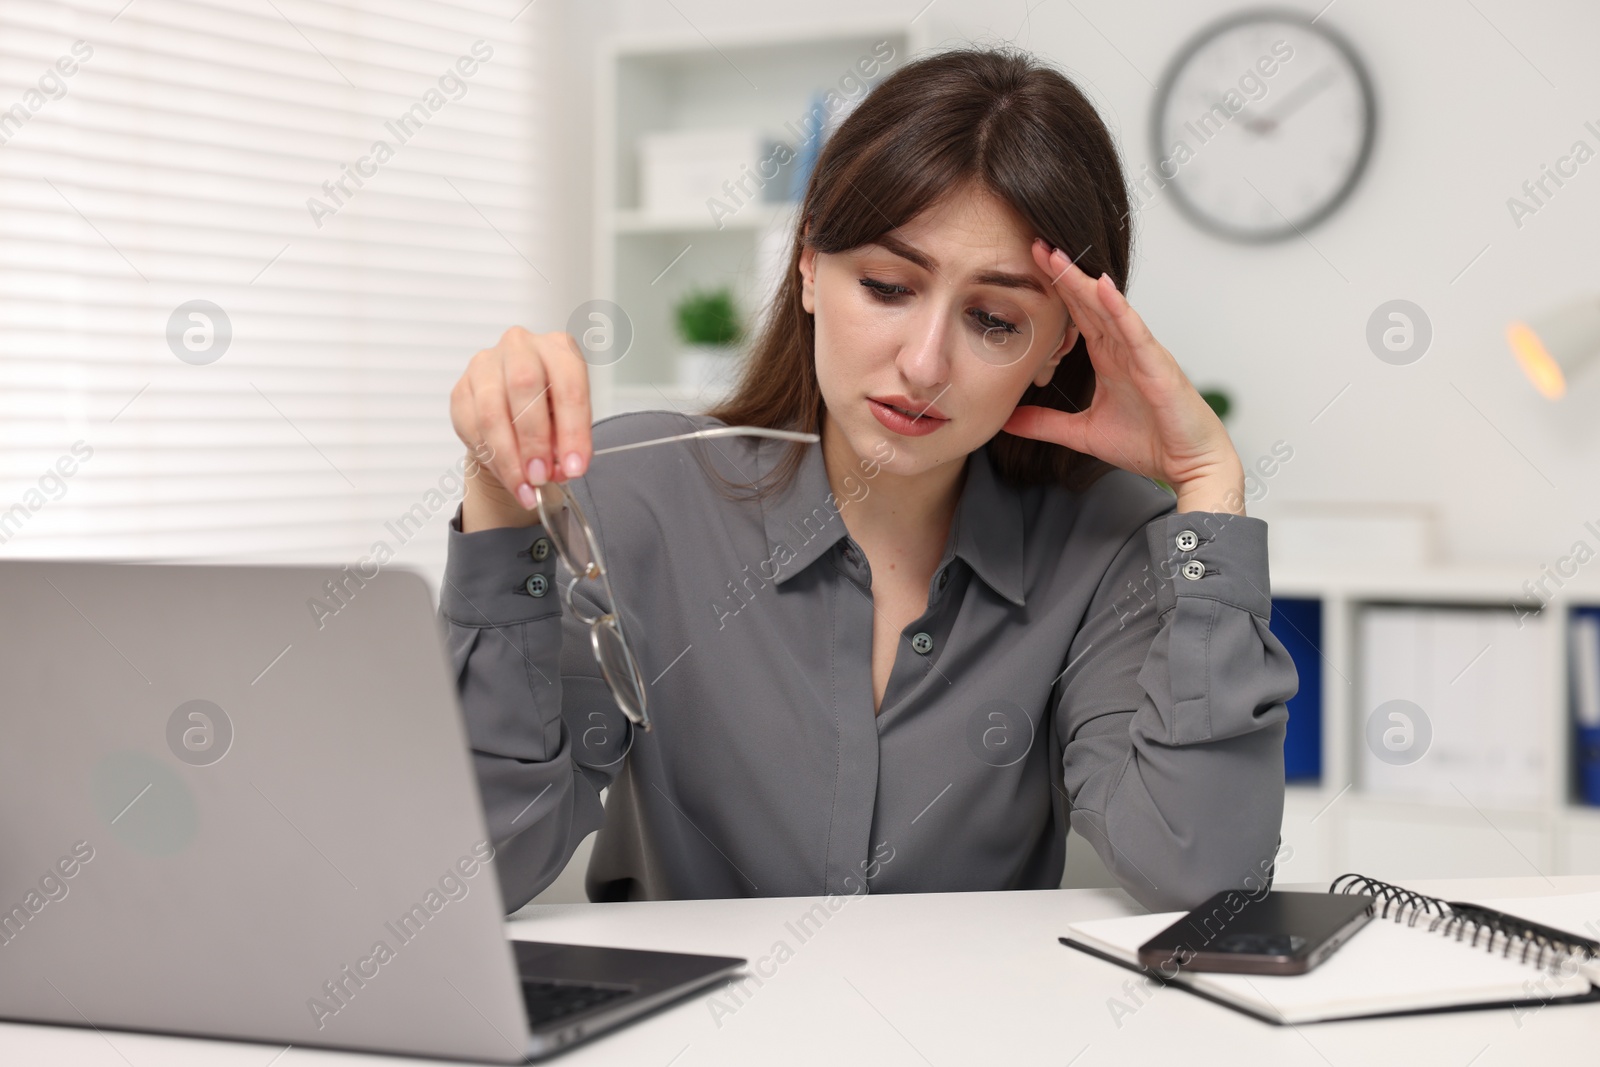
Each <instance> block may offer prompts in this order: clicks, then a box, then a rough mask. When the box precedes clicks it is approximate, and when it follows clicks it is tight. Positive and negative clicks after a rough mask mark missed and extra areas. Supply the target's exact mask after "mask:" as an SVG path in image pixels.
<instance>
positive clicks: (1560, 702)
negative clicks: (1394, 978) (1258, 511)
mask: <svg viewBox="0 0 1600 1067" xmlns="http://www.w3.org/2000/svg"><path fill="white" fill-rule="evenodd" d="M1538 577H1539V575H1538V574H1537V572H1535V571H1534V570H1533V569H1532V568H1527V569H1514V568H1493V567H1487V568H1466V567H1437V568H1427V569H1413V570H1398V569H1395V570H1389V569H1384V568H1371V567H1368V568H1363V567H1350V568H1348V569H1345V570H1340V571H1329V572H1309V571H1290V570H1282V571H1279V570H1275V571H1274V573H1273V576H1272V578H1273V581H1272V593H1273V596H1274V597H1296V598H1310V599H1316V600H1319V601H1321V604H1322V622H1323V630H1322V636H1323V641H1322V652H1323V656H1324V663H1323V686H1322V778H1321V781H1320V783H1319V784H1317V785H1315V786H1311V785H1304V786H1291V787H1290V789H1289V796H1288V799H1287V802H1286V804H1285V811H1284V830H1283V836H1284V841H1285V843H1287V844H1289V845H1290V846H1291V847H1292V848H1293V856H1292V857H1291V858H1290V859H1289V860H1288V861H1287V862H1286V863H1285V864H1284V867H1283V869H1282V871H1281V874H1280V877H1281V879H1282V880H1284V881H1293V882H1319V881H1324V880H1326V879H1328V878H1331V877H1333V876H1335V875H1338V874H1341V873H1344V872H1345V871H1360V872H1361V873H1363V874H1371V875H1374V876H1376V877H1379V878H1385V879H1398V880H1405V879H1415V878H1432V877H1452V876H1466V875H1505V876H1512V875H1522V876H1528V875H1534V876H1537V875H1554V874H1594V873H1600V808H1596V807H1592V806H1586V805H1583V804H1580V803H1578V802H1577V800H1576V798H1575V796H1574V793H1573V785H1572V775H1571V767H1572V726H1571V715H1570V708H1569V699H1570V698H1569V691H1570V685H1569V682H1568V679H1569V677H1570V664H1569V643H1568V626H1569V625H1570V613H1571V610H1572V609H1573V608H1574V607H1577V606H1590V605H1600V575H1596V574H1585V573H1580V574H1579V575H1578V576H1577V577H1576V578H1574V579H1572V580H1570V581H1568V582H1567V583H1566V584H1565V585H1564V586H1562V587H1561V588H1559V589H1552V592H1553V594H1554V595H1553V596H1552V597H1551V599H1550V600H1549V602H1548V603H1547V605H1546V606H1545V608H1544V613H1545V614H1546V615H1547V616H1548V617H1549V622H1550V623H1552V624H1553V625H1549V626H1547V627H1546V628H1545V630H1544V631H1543V633H1542V634H1540V635H1539V637H1538V640H1540V641H1541V642H1542V643H1543V645H1544V647H1543V649H1542V651H1541V655H1540V660H1541V663H1542V664H1543V668H1542V669H1543V670H1544V671H1546V672H1547V674H1548V676H1547V678H1546V679H1544V681H1546V682H1548V683H1549V684H1548V687H1547V690H1546V691H1547V692H1549V693H1553V694H1555V699H1554V702H1553V703H1552V704H1549V705H1547V706H1539V707H1520V708H1506V709H1505V713H1506V714H1508V715H1518V716H1523V717H1525V719H1526V724H1527V728H1528V729H1530V730H1537V731H1539V732H1540V733H1541V734H1543V735H1544V739H1545V742H1546V745H1547V749H1548V752H1549V753H1550V755H1551V760H1550V774H1549V780H1548V782H1547V783H1546V788H1545V789H1544V791H1543V795H1542V799H1541V800H1540V801H1539V803H1537V804H1533V805H1530V806H1526V807H1514V808H1512V807H1486V806H1484V805H1481V804H1474V803H1473V802H1472V801H1471V799H1470V797H1461V798H1459V799H1457V800H1454V801H1452V800H1448V799H1436V800H1431V801H1413V800H1405V799H1400V798H1394V797H1389V796H1383V795H1375V794H1372V793H1369V792H1368V791H1366V790H1365V789H1364V788H1363V783H1362V782H1361V781H1360V769H1359V762H1360V761H1359V760H1358V758H1357V754H1358V753H1359V752H1360V747H1359V746H1362V745H1364V744H1365V739H1364V735H1363V726H1364V723H1365V719H1366V716H1367V715H1368V714H1369V713H1370V712H1371V710H1372V709H1371V708H1367V707H1363V706H1361V705H1360V688H1359V684H1360V683H1359V679H1360V677H1361V671H1362V669H1363V665H1362V663H1361V662H1360V656H1359V650H1358V648H1357V638H1356V634H1357V629H1356V627H1357V618H1358V615H1359V612H1360V611H1361V609H1362V607H1363V605H1367V604H1386V605H1393V604H1401V605H1412V604H1414V605H1422V606H1448V605H1465V606H1485V607H1498V608H1503V609H1506V610H1508V611H1509V610H1510V609H1511V607H1512V605H1513V604H1520V605H1524V606H1525V607H1537V606H1538V602H1537V601H1536V600H1531V599H1530V598H1529V595H1528V593H1527V592H1526V591H1525V590H1524V589H1523V583H1524V582H1526V581H1528V580H1530V579H1537V578H1538ZM1426 758H1427V757H1426V756H1423V759H1426Z"/></svg>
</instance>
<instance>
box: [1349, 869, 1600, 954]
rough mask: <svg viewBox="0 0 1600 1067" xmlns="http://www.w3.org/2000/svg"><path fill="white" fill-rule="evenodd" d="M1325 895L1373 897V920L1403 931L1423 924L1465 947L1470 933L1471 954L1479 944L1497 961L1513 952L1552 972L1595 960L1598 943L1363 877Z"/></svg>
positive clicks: (1355, 876) (1356, 876)
mask: <svg viewBox="0 0 1600 1067" xmlns="http://www.w3.org/2000/svg"><path fill="white" fill-rule="evenodd" d="M1328 892H1330V893H1364V894H1366V895H1368V896H1370V897H1372V898H1373V899H1372V904H1371V905H1370V906H1369V910H1370V911H1372V912H1373V914H1374V915H1375V916H1376V917H1377V918H1381V919H1389V918H1391V917H1392V919H1393V921H1394V922H1397V923H1399V922H1403V923H1405V924H1406V925H1407V926H1416V925H1417V924H1418V923H1419V922H1421V921H1422V920H1423V919H1424V918H1426V919H1427V920H1428V927H1427V929H1428V932H1429V933H1434V932H1438V933H1440V934H1443V935H1444V936H1446V937H1449V936H1450V935H1451V934H1454V935H1455V939H1456V940H1457V941H1467V935H1468V934H1469V933H1470V934H1471V940H1470V942H1468V943H1469V944H1470V945H1471V946H1472V947H1474V948H1476V947H1477V946H1478V943H1479V940H1480V939H1483V941H1484V948H1485V949H1486V950H1487V951H1489V952H1493V951H1495V949H1496V948H1497V947H1498V948H1499V949H1500V954H1501V955H1502V956H1506V957H1510V955H1511V952H1512V950H1513V949H1520V950H1521V954H1520V956H1519V959H1520V960H1521V962H1523V963H1529V962H1531V963H1532V964H1533V965H1534V966H1536V967H1542V968H1545V969H1548V970H1557V969H1565V968H1570V967H1577V966H1581V965H1583V964H1586V963H1592V962H1594V961H1597V960H1600V941H1595V940H1592V939H1590V938H1587V937H1582V936H1579V935H1577V934H1573V933H1570V932H1568V931H1566V930H1558V929H1556V928H1555V927H1552V926H1545V925H1543V924H1541V923H1536V922H1531V921H1529V920H1527V919H1519V918H1518V917H1517V916H1515V915H1508V914H1506V913H1505V912H1503V911H1496V910H1495V909H1493V908H1485V907H1482V906H1480V905H1477V904H1469V903H1466V902H1463V901H1451V900H1443V899H1441V898H1439V897H1430V896H1428V895H1426V894H1424V893H1418V892H1416V891H1415V890H1411V889H1406V888H1405V887H1403V886H1398V885H1393V884H1391V883H1389V882H1382V881H1379V880H1378V879H1376V878H1369V877H1367V876H1366V875H1361V874H1341V875H1340V876H1339V877H1337V878H1335V879H1334V880H1333V883H1332V884H1331V885H1330V886H1328ZM1530 955H1531V956H1532V959H1531V960H1530V959H1529V957H1530Z"/></svg>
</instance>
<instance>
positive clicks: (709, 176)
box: [636, 128, 792, 218]
mask: <svg viewBox="0 0 1600 1067" xmlns="http://www.w3.org/2000/svg"><path fill="white" fill-rule="evenodd" d="M776 143H777V142H776V141H774V140H773V139H772V138H770V137H767V136H766V135H764V134H763V133H762V132H761V131H760V130H752V129H739V128H731V129H709V130H662V131H658V132H654V133H645V134H640V135H639V139H638V141H637V142H636V147H637V151H638V155H639V191H640V207H641V208H642V209H643V210H644V211H645V212H646V213H648V214H649V215H651V216H654V217H659V218H686V217H709V212H710V208H708V207H707V201H711V200H720V201H723V202H724V203H737V202H739V200H742V199H744V198H749V197H750V193H751V191H753V190H756V189H757V186H758V183H757V182H756V181H755V180H754V179H752V178H751V177H750V175H755V176H756V177H758V178H763V179H765V178H774V180H771V181H767V182H766V184H765V185H764V186H763V187H761V188H760V189H759V193H760V195H759V196H758V197H756V199H759V200H760V201H761V202H764V203H771V202H773V201H774V200H777V199H781V198H782V193H784V192H786V191H787V190H786V189H780V188H778V187H779V185H781V184H782V183H783V180H784V178H785V177H786V176H787V175H788V174H789V173H790V171H791V170H792V168H786V169H782V170H779V171H777V172H775V175H773V174H769V175H762V174H761V171H760V168H761V164H762V162H763V161H764V160H767V159H771V158H773V153H774V151H775V147H774V146H775V145H776ZM780 158H781V157H780ZM747 169H748V173H747ZM772 169H773V167H772V165H769V166H768V170H769V171H770V170H772ZM741 182H743V183H744V185H743V186H742V188H741V185H740V183H741ZM727 185H731V186H732V187H733V188H734V190H735V191H736V192H737V194H738V198H739V200H735V199H734V198H733V194H730V193H729V192H728V190H727V189H726V188H725V186H727Z"/></svg>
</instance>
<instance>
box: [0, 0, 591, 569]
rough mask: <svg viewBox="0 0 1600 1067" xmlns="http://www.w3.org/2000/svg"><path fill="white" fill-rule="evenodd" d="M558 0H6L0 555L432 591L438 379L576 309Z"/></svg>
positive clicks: (442, 394)
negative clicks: (554, 280)
mask: <svg viewBox="0 0 1600 1067" xmlns="http://www.w3.org/2000/svg"><path fill="white" fill-rule="evenodd" d="M551 7H552V5H550V4H548V3H534V4H531V5H527V6H524V5H523V3H521V2H516V3H509V2H508V3H494V2H492V0H475V2H469V3H461V2H458V0H450V2H448V3H446V2H430V0H133V2H131V3H125V0H82V2H61V0H5V2H4V3H3V4H0V556H11V557H17V556H99V557H118V558H143V559H171V558H186V559H204V560H208V561H222V560H256V561H280V562H282V561H296V562H306V561H319V562H320V561H327V562H331V563H333V564H336V565H340V564H346V563H348V564H356V563H358V561H360V560H362V559H363V558H367V557H371V556H374V555H375V554H377V553H380V552H383V551H384V550H382V549H379V547H378V546H379V543H380V542H382V543H383V544H384V545H386V546H387V547H386V552H387V554H388V555H389V556H391V557H392V558H393V559H394V560H395V561H398V562H401V563H404V564H407V565H414V566H416V567H418V568H420V569H422V570H423V571H424V572H426V573H428V574H429V576H430V578H431V579H432V581H433V583H434V586H435V589H437V583H438V580H439V576H440V574H441V573H442V570H443V562H444V533H445V523H446V522H447V521H448V520H449V517H450V515H451V514H452V513H453V511H454V508H455V501H456V500H458V499H459V498H460V493H461V485H460V478H459V473H460V466H461V462H462V459H463V457H464V455H465V449H464V447H463V446H462V445H461V444H460V443H459V442H458V441H457V440H456V438H455V435H454V433H453V432H452V431H451V428H450V419H449V391H450V386H451V385H452V384H453V382H454V381H455V379H456V378H457V377H458V376H459V375H460V373H461V372H462V370H463V369H464V368H465V365H466V362H467V360H468V359H469V358H470V357H471V355H472V353H473V352H475V351H477V350H478V349H480V348H483V347H486V346H488V345H489V344H492V343H493V341H494V340H495V338H497V337H498V336H499V334H500V332H501V331H502V330H503V329H505V327H507V326H508V325H510V324H512V323H514V322H528V321H553V320H554V319H555V318H558V317H559V316H552V315H551V314H550V309H549V308H548V307H546V306H545V304H544V301H547V300H548V299H549V298H548V296H547V295H546V294H548V293H549V291H550V287H549V285H548V284H547V282H546V280H545V278H544V276H543V275H542V274H541V273H540V272H539V270H538V269H536V268H535V267H534V265H533V264H534V263H538V262H541V261H543V260H544V259H545V256H544V255H543V253H544V251H545V248H546V245H547V240H546V232H547V231H546V228H545V226H544V225H543V223H542V220H541V216H540V214H539V213H538V210H539V209H541V208H543V207H544V206H545V205H546V204H547V202H548V197H547V195H546V189H547V188H548V187H549V182H548V180H547V179H548V177H549V171H548V170H546V169H541V168H548V167H549V166H550V165H551V164H550V161H549V155H550V154H549V153H548V152H544V151H540V150H539V147H538V146H540V145H541V144H548V143H549V141H550V139H551V138H550V137H549V136H548V135H547V132H548V131H549V129H550V125H551V124H550V118H551V116H550V113H549V110H548V109H549V108H550V107H551V106H552V99H551V97H552V94H553V91H554V87H553V86H552V85H551V84H549V81H550V79H549V75H548V73H547V71H548V69H549V65H548V64H547V63H544V62H543V56H542V55H541V54H540V52H539V51H538V49H539V48H540V47H553V42H552V36H553V35H552V33H551V32H549V29H548V28H547V27H548V26H549V24H550V21H551V18H550V14H549V11H550V9H551ZM519 9H520V10H519ZM368 567H370V564H368Z"/></svg>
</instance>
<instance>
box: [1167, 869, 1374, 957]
mask: <svg viewBox="0 0 1600 1067" xmlns="http://www.w3.org/2000/svg"><path fill="white" fill-rule="evenodd" d="M1371 918H1372V898H1371V897H1370V896H1366V895H1364V894H1360V893H1291V892H1279V891H1277V890H1273V891H1272V892H1269V893H1266V894H1264V895H1260V896H1254V897H1252V896H1251V895H1250V894H1248V893H1242V892H1240V891H1238V890H1236V889H1235V890H1226V891H1224V892H1221V893H1218V894H1217V895H1216V896H1214V897H1212V898H1211V899H1210V900H1208V901H1206V902H1205V903H1204V904H1202V905H1200V906H1199V907H1198V908H1195V909H1194V910H1193V911H1191V912H1190V913H1189V914H1187V915H1185V916H1184V917H1183V918H1181V919H1179V920H1178V921H1177V922H1175V923H1173V924H1172V925H1171V926H1169V927H1167V928H1166V929H1165V930H1163V931H1161V932H1160V933H1159V934H1157V935H1156V936H1155V937H1152V938H1151V939H1150V940H1149V941H1146V942H1145V943H1144V944H1143V945H1141V946H1140V947H1139V962H1140V963H1142V964H1144V965H1145V966H1147V967H1150V968H1152V969H1154V970H1155V971H1156V972H1157V973H1158V974H1160V975H1161V976H1162V977H1163V978H1171V977H1172V976H1173V975H1175V974H1177V973H1178V971H1180V970H1190V971H1227V972H1231V973H1233V974H1305V973H1306V972H1307V971H1309V970H1311V969H1312V968H1313V967H1315V966H1316V965H1317V964H1319V963H1321V962H1322V961H1323V960H1325V959H1327V958H1328V957H1329V956H1330V955H1331V954H1332V953H1333V950H1334V949H1336V948H1338V947H1339V946H1340V945H1342V944H1344V943H1345V942H1346V941H1348V940H1349V939H1350V937H1351V936H1352V935H1354V934H1355V933H1356V931H1358V930H1360V929H1361V928H1362V927H1363V926H1365V925H1366V924H1367V923H1368V921H1370V920H1371Z"/></svg>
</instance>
